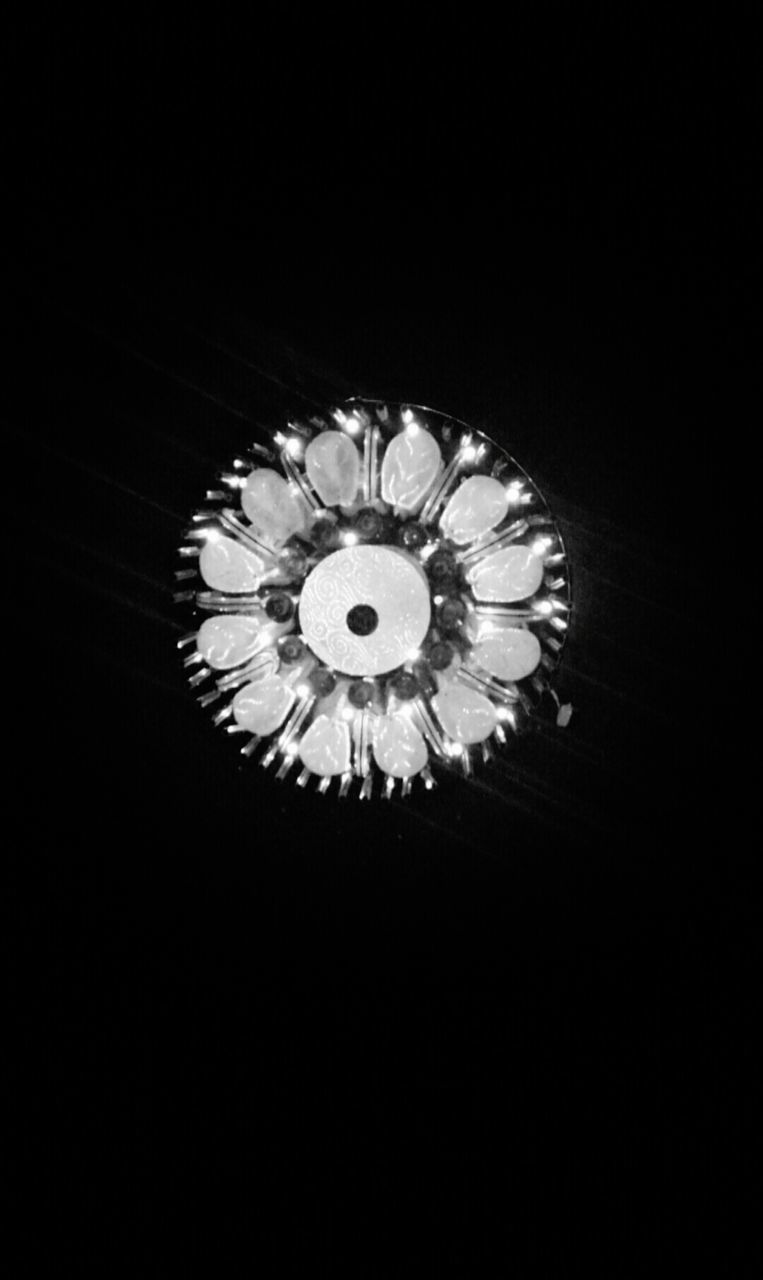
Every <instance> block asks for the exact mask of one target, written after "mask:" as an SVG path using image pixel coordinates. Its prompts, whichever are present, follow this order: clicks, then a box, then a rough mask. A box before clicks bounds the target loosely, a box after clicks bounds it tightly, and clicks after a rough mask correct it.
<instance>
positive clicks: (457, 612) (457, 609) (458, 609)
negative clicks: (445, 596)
mask: <svg viewBox="0 0 763 1280" xmlns="http://www.w3.org/2000/svg"><path fill="white" fill-rule="evenodd" d="M465 617H466V605H465V604H464V602H463V600H459V599H458V598H457V597H454V598H453V599H451V600H446V601H445V602H444V604H442V605H441V606H440V613H439V619H440V622H441V623H442V625H443V627H447V628H453V627H460V625H461V623H462V622H463V621H464V618H465Z"/></svg>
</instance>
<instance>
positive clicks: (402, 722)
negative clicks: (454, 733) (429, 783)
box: [374, 715, 428, 778]
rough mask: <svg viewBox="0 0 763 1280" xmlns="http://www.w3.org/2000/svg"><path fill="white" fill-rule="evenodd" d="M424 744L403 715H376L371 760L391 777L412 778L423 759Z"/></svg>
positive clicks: (419, 770) (425, 749)
mask: <svg viewBox="0 0 763 1280" xmlns="http://www.w3.org/2000/svg"><path fill="white" fill-rule="evenodd" d="M427 758H428V752H427V744H426V743H425V741H424V739H423V738H422V736H421V734H420V733H419V731H418V729H417V728H415V726H414V725H412V724H411V722H410V720H408V718H407V717H406V716H402V715H391V716H380V717H379V719H378V720H377V721H376V725H375V727H374V759H375V760H376V763H377V764H378V766H379V768H380V769H382V770H383V771H384V772H385V773H390V774H392V777H393V778H412V777H413V776H414V774H417V773H420V772H421V770H422V769H423V768H424V765H425V764H426V762H427Z"/></svg>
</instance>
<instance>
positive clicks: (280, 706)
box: [233, 676, 294, 735]
mask: <svg viewBox="0 0 763 1280" xmlns="http://www.w3.org/2000/svg"><path fill="white" fill-rule="evenodd" d="M293 702H294V690H293V689H292V688H290V686H289V685H288V684H286V683H285V681H283V680H282V679H281V677H280V676H267V677H266V678H265V679H264V680H258V681H256V682H255V683H253V684H247V685H245V686H244V688H243V689H239V691H238V693H237V694H236V696H235V698H234V699H233V715H234V717H235V720H236V723H237V724H240V725H242V726H243V728H244V729H249V730H250V732H251V733H258V734H260V735H264V734H268V733H275V731H276V729H277V728H278V727H279V725H281V724H283V721H284V720H285V719H286V715H287V713H288V711H289V709H290V708H291V706H292V704H293Z"/></svg>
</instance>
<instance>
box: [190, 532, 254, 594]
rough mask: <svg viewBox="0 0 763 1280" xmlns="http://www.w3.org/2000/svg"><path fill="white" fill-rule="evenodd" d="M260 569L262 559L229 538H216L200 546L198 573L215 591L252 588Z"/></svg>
mask: <svg viewBox="0 0 763 1280" xmlns="http://www.w3.org/2000/svg"><path fill="white" fill-rule="evenodd" d="M264 572H265V563H264V561H263V560H261V559H260V557H259V556H258V555H255V553H254V552H253V551H247V549H246V547H242V546H241V545H240V544H239V543H238V542H234V540H233V538H225V537H218V538H216V539H214V540H213V541H209V542H207V543H205V545H204V546H203V547H202V549H201V555H200V556H199V573H200V574H201V576H202V578H203V579H204V581H205V582H206V584H207V586H208V587H213V588H214V590H215V591H231V592H243V591H256V590H257V589H258V587H259V585H260V582H261V581H262V575H263V573H264Z"/></svg>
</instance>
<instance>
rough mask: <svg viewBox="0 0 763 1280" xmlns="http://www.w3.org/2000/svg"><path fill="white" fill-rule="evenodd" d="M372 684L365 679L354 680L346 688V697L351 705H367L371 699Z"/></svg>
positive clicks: (372, 692)
mask: <svg viewBox="0 0 763 1280" xmlns="http://www.w3.org/2000/svg"><path fill="white" fill-rule="evenodd" d="M373 696H374V686H373V685H372V684H369V683H368V682H367V681H366V680H354V681H353V682H352V684H351V685H350V687H349V689H348V690H347V697H348V698H349V700H350V702H351V703H352V705H353V707H358V708H362V707H367V706H368V704H369V702H371V701H373Z"/></svg>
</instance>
